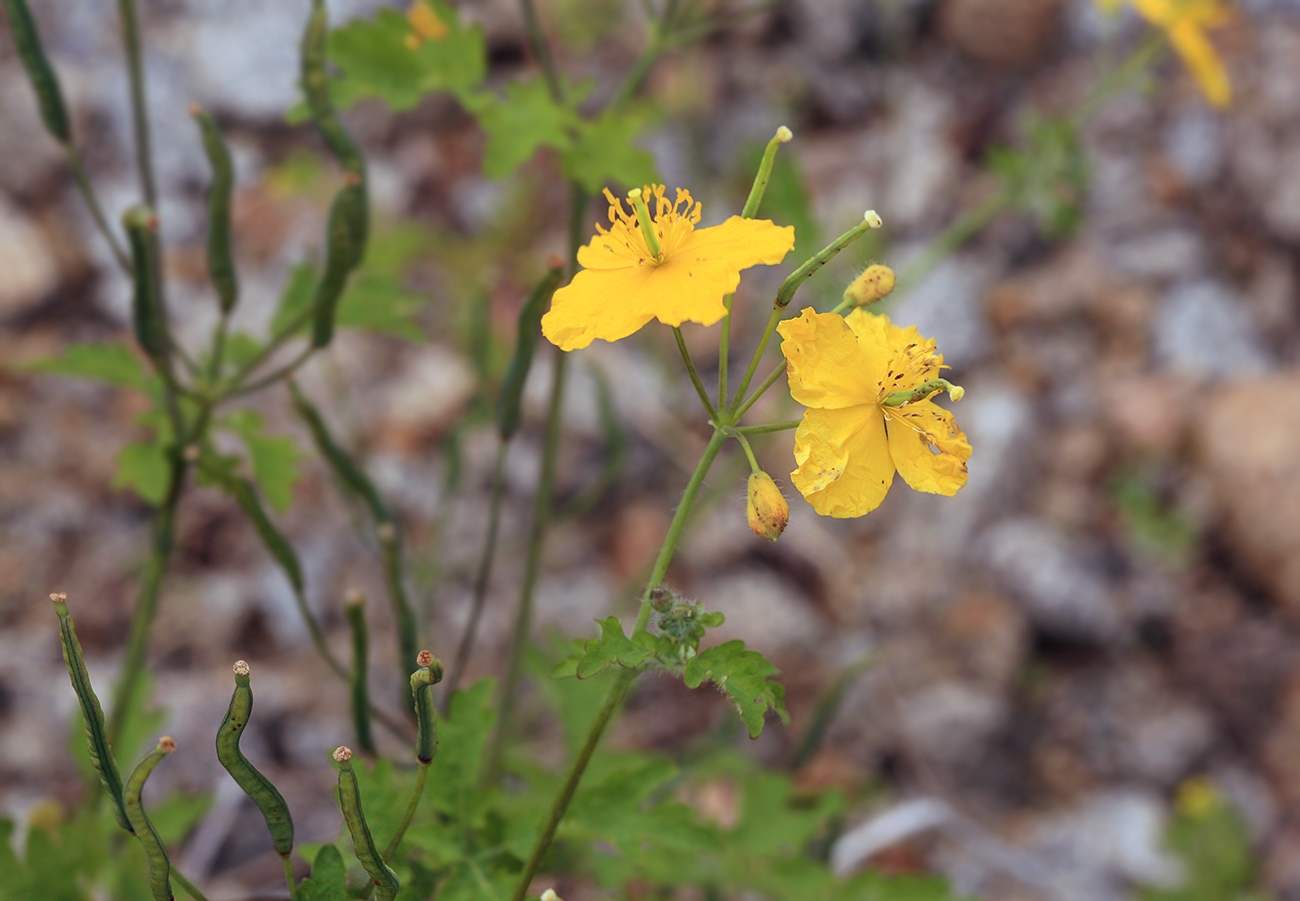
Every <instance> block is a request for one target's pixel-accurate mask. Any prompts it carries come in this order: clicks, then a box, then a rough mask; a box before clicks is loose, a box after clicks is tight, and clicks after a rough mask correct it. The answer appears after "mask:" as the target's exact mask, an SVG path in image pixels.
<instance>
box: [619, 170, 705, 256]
mask: <svg viewBox="0 0 1300 901" xmlns="http://www.w3.org/2000/svg"><path fill="white" fill-rule="evenodd" d="M665 190H666V189H665V188H664V186H663V185H654V186H653V187H646V188H644V189H642V191H641V194H640V196H639V197H638V198H636V199H635V200H633V209H632V210H627V209H625V208H624V206H623V201H621V200H618V199H616V198H615V197H614V195H613V194H611V193H610V192H609V191H608V190H606V191H605V198H606V199H607V200H608V201H609V221H610V223H611V224H610V227H609V228H608V229H606V228H604V227H603V226H601V225H600V224H599V223H598V224H597V225H596V231H598V232H599V233H600V234H602V235H607V236H609V237H610V238H612V239H613V240H614V242H615V243H616V244H619V245H622V246H623V247H624V248H626V254H627V255H628V256H629V257H632V258H635V260H636V263H637V265H639V266H640V265H648V266H660V265H662V264H664V263H666V262H668V260H670V259H671V258H672V256H673V254H675V253H676V252H677V251H678V250H679V249H680V248H681V246H682V244H683V243H685V241H686V239H687V238H689V237H690V235H691V232H693V231H694V230H695V226H696V224H697V223H698V222H699V221H700V204H699V203H697V202H695V201H694V200H693V199H692V198H691V194H690V192H689V191H687V190H686V189H684V188H678V189H677V199H676V200H675V201H674V202H673V203H669V202H668V199H667V198H666V197H665V196H664V192H665ZM651 197H653V199H654V201H655V209H654V212H653V213H651V211H650V208H649V206H648V205H647V201H648V200H649V199H650V198H651ZM638 213H639V214H640V215H638ZM642 217H644V221H645V225H646V230H648V231H649V232H650V238H649V239H648V238H647V235H646V234H645V233H644V231H643V229H642V221H643V218H642ZM651 239H652V240H653V241H655V242H656V243H658V245H659V247H658V252H655V249H654V248H652V247H651Z"/></svg>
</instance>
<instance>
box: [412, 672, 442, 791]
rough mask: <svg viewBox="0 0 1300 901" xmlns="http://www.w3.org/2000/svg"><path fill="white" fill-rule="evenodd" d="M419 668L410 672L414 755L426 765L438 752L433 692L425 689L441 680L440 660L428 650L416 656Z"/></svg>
mask: <svg viewBox="0 0 1300 901" xmlns="http://www.w3.org/2000/svg"><path fill="white" fill-rule="evenodd" d="M416 662H417V663H418V664H419V665H420V668H419V669H417V670H416V671H415V672H413V673H412V674H411V697H412V698H413V699H414V701H415V721H416V723H417V724H418V726H419V729H418V732H417V734H416V739H415V757H416V759H417V760H419V761H420V763H422V764H425V765H428V764H429V763H430V762H431V761H432V760H433V755H434V754H436V753H437V752H438V722H437V714H436V712H435V711H434V707H433V692H431V691H426V690H425V689H427V688H429V687H430V686H432V685H437V684H438V683H439V682H441V681H442V662H441V661H440V660H438V658H437V657H434V656H433V654H431V653H430V652H428V651H421V652H420V654H419V656H418V657H416Z"/></svg>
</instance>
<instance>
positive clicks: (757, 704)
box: [684, 639, 790, 738]
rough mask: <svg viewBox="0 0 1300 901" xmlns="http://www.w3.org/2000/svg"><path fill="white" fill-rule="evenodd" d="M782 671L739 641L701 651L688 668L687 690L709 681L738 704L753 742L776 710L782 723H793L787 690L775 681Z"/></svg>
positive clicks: (686, 677) (737, 707) (687, 665)
mask: <svg viewBox="0 0 1300 901" xmlns="http://www.w3.org/2000/svg"><path fill="white" fill-rule="evenodd" d="M778 672H780V670H778V669H777V668H776V667H775V666H773V665H772V663H771V661H769V660H768V659H767V658H766V657H764V656H763V655H762V654H760V653H758V652H757V651H750V650H746V648H745V643H744V642H743V641H741V640H739V639H736V640H734V641H728V642H726V643H725V644H720V645H718V646H717V647H713V648H709V649H708V650H706V651H701V652H700V654H699V655H698V656H696V657H693V658H691V660H690V661H689V662H688V663H687V664H686V673H685V677H684V678H685V681H686V687H687V688H698V687H699V686H700V684H701V683H702V682H704V681H705V680H708V681H710V682H713V683H714V684H715V685H717V686H718V688H719V689H721V690H722V691H724V692H726V693H727V695H728V696H729V697H730V698H731V700H732V701H733V702H735V705H736V710H737V711H738V712H739V713H740V719H741V721H742V722H743V723H744V724H745V726H746V728H748V729H749V737H750V738H758V736H759V735H761V734H762V732H763V718H764V716H765V714H766V713H767V711H768V710H772V711H773V712H774V713H776V715H777V716H779V717H780V718H781V722H782V723H789V722H790V715H789V714H787V713H786V711H785V687H784V686H783V685H781V683H779V682H775V681H772V680H771V679H769V678H768V677H769V676H775V675H776V674H777V673H778Z"/></svg>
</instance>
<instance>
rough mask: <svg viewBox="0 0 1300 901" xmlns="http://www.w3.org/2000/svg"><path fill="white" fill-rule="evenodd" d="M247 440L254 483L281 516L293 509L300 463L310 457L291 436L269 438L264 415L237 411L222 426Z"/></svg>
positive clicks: (245, 444)
mask: <svg viewBox="0 0 1300 901" xmlns="http://www.w3.org/2000/svg"><path fill="white" fill-rule="evenodd" d="M218 424H219V425H220V426H221V427H222V428H224V429H228V430H229V431H231V432H234V433H235V434H236V435H238V436H239V437H240V438H241V439H243V442H244V446H245V447H247V448H248V459H249V462H250V463H251V464H252V470H253V481H254V482H256V483H257V486H258V487H259V488H260V489H261V491H262V494H263V496H264V497H265V498H266V500H267V503H269V504H270V505H271V507H272V508H273V509H274V510H275V511H276V512H277V513H283V512H284V511H285V510H288V509H289V505H290V504H291V503H292V501H293V486H294V483H295V482H297V481H298V461H299V460H301V459H303V457H304V456H306V455H305V454H304V453H303V452H302V451H301V450H299V449H298V445H297V444H295V443H294V440H293V439H292V438H290V437H288V436H287V435H268V434H267V433H266V431H265V430H264V427H263V423H262V417H261V415H260V414H258V413H257V412H255V411H253V410H249V409H240V410H235V411H233V412H231V413H229V414H228V415H226V416H225V417H224V418H222V419H221V421H220V422H219V423H218Z"/></svg>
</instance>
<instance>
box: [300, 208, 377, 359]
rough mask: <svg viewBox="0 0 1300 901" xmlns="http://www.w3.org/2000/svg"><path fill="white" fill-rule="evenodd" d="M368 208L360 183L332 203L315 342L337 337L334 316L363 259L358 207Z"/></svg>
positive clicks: (314, 323)
mask: <svg viewBox="0 0 1300 901" xmlns="http://www.w3.org/2000/svg"><path fill="white" fill-rule="evenodd" d="M364 208H365V195H364V194H363V192H362V189H361V186H360V184H355V183H354V184H347V185H344V186H343V188H342V189H341V190H340V191H339V192H338V194H336V195H335V196H334V202H333V203H332V204H330V218H329V227H328V229H327V236H328V241H327V243H326V245H325V271H324V273H322V274H321V279H320V282H319V284H317V286H316V297H315V299H314V300H313V301H312V309H313V311H314V312H313V319H312V344H313V345H314V346H316V347H325V346H326V345H328V344H329V343H330V341H331V340H333V338H334V320H335V318H336V316H337V314H338V305H339V298H340V297H342V296H343V289H344V288H346V287H347V284H348V276H350V275H351V274H352V270H353V269H355V268H356V265H357V263H358V262H359V260H360V249H361V247H360V245H359V244H358V238H357V225H356V218H357V210H358V209H364Z"/></svg>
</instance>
